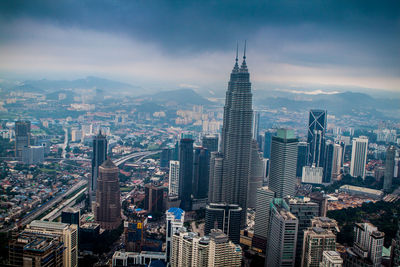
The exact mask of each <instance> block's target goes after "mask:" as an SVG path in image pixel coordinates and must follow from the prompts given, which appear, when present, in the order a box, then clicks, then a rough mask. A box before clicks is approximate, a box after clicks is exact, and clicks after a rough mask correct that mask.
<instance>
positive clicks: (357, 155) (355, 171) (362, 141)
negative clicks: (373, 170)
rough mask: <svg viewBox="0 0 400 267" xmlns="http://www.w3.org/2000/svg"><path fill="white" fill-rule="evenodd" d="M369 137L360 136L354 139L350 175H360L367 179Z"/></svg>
mask: <svg viewBox="0 0 400 267" xmlns="http://www.w3.org/2000/svg"><path fill="white" fill-rule="evenodd" d="M367 153H368V138H367V137H366V136H360V137H359V138H354V139H353V146H352V152H351V165H350V175H351V176H353V177H358V176H360V177H361V178H363V179H365V164H366V163H367Z"/></svg>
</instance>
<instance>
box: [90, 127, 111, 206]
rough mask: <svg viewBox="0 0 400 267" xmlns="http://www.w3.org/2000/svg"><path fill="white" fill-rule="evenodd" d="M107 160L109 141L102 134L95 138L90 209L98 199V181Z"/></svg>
mask: <svg viewBox="0 0 400 267" xmlns="http://www.w3.org/2000/svg"><path fill="white" fill-rule="evenodd" d="M106 159H107V139H106V136H105V135H102V134H101V132H99V134H98V135H97V136H95V137H93V154H92V176H91V177H90V179H89V183H88V187H89V190H88V193H89V207H90V208H91V206H92V202H94V201H95V199H96V190H97V180H98V177H99V167H100V165H101V164H103V162H104V161H105V160H106Z"/></svg>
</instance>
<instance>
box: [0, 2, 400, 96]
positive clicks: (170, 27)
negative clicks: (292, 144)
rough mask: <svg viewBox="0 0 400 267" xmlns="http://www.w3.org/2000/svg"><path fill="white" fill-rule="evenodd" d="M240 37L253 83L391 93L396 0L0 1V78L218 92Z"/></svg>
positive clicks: (396, 71)
mask: <svg viewBox="0 0 400 267" xmlns="http://www.w3.org/2000/svg"><path fill="white" fill-rule="evenodd" d="M300 3H301V4H300ZM244 40H247V43H248V51H247V63H248V66H249V70H250V72H251V80H252V82H253V89H255V90H263V89H267V88H268V89H275V90H282V91H285V90H286V91H287V90H293V88H297V89H298V90H300V89H301V88H304V90H322V91H327V90H328V91H329V90H330V91H332V90H334V89H337V88H339V89H341V88H342V89H343V90H346V89H348V88H358V89H360V90H364V89H363V88H365V90H367V89H366V88H372V89H380V90H382V91H383V90H389V91H392V92H393V91H397V92H399V91H400V1H396V0H395V1H365V0H364V1H352V0H350V1H340V0H332V1H329V0H328V1H322V0H321V1H314V0H307V1H277V0H270V1H232V0H229V1H144V0H143V1H128V0H126V1H122V0H119V1H118V0H113V1H111V0H102V1H99V0H96V1H94V0H93V1H84V0H76V1H73V0H65V1H54V0H49V1H18V0H12V1H11V0H10V1H8V0H6V1H0V78H14V79H16V78H18V79H42V78H47V79H61V78H62V79H75V78H82V77H85V76H87V75H95V76H100V77H104V78H111V79H115V80H119V81H123V82H128V83H131V84H133V85H137V86H141V87H143V88H152V89H154V88H159V89H171V88H179V87H192V88H195V89H197V90H212V91H218V90H225V87H226V84H227V81H228V79H229V73H230V71H231V69H232V67H233V63H234V56H235V49H236V42H237V41H239V47H240V49H241V51H240V55H241V54H242V49H243V42H244ZM299 88H300V89H299ZM297 89H296V90H297Z"/></svg>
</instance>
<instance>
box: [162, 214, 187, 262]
mask: <svg viewBox="0 0 400 267" xmlns="http://www.w3.org/2000/svg"><path fill="white" fill-rule="evenodd" d="M165 214H166V217H167V218H166V220H167V225H166V238H165V239H166V243H167V247H166V250H165V251H166V255H167V261H169V260H170V258H171V254H172V236H173V235H174V234H175V233H176V232H178V230H179V229H180V228H182V227H183V222H184V221H185V211H184V210H182V209H180V208H170V209H169V210H167V212H166V213H165Z"/></svg>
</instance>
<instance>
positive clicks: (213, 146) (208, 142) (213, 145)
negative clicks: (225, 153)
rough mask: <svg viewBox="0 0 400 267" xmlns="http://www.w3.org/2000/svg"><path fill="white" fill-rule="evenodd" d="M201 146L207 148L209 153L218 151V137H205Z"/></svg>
mask: <svg viewBox="0 0 400 267" xmlns="http://www.w3.org/2000/svg"><path fill="white" fill-rule="evenodd" d="M201 145H202V146H203V147H204V148H206V149H207V150H208V152H209V153H211V152H216V151H218V135H205V136H203V138H202V139H201Z"/></svg>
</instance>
